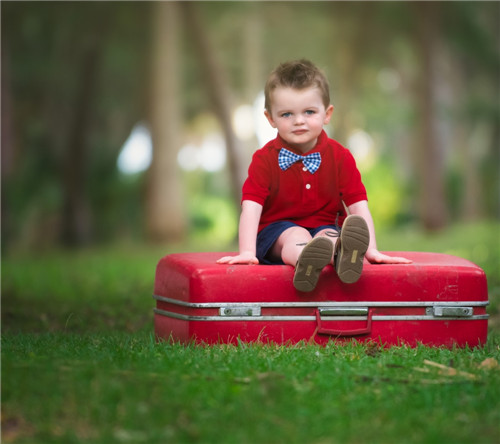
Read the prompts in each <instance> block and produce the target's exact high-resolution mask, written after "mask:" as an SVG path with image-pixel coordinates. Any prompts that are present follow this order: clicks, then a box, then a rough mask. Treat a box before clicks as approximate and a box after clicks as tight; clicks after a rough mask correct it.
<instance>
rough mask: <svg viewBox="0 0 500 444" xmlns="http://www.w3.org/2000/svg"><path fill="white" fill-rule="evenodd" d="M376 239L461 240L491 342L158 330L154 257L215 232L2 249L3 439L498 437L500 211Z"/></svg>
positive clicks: (456, 245)
mask: <svg viewBox="0 0 500 444" xmlns="http://www.w3.org/2000/svg"><path fill="white" fill-rule="evenodd" d="M378 240H379V246H380V248H381V249H384V250H417V251H418V250H420V251H438V252H444V253H449V254H456V255H459V256H462V257H465V258H467V259H470V260H472V261H473V262H475V263H477V264H478V265H479V266H481V267H482V268H483V269H484V270H485V271H486V274H487V277H488V288H489V296H490V303H491V304H490V307H489V308H488V312H489V313H490V316H491V317H490V322H489V324H490V332H489V339H488V342H487V344H486V345H485V347H484V348H481V349H473V350H470V349H453V350H448V349H441V348H428V347H418V348H415V349H411V348H406V347H393V348H390V349H384V350H380V349H378V348H373V347H370V346H365V345H359V344H356V343H352V344H347V345H344V346H339V345H335V344H333V343H331V344H329V345H328V346H326V347H319V346H314V345H304V344H299V345H297V346H293V347H284V346H273V345H262V344H260V345H259V344H256V345H246V344H240V345H239V346H223V345H221V346H213V347H203V346H194V345H188V346H182V345H179V344H166V343H159V344H157V343H155V341H154V340H153V338H152V329H153V323H152V308H153V300H152V298H151V293H152V289H153V281H154V271H155V266H156V263H157V261H158V260H159V258H160V257H161V256H163V255H165V254H167V253H171V252H175V251H187V250H191V251H201V250H211V249H214V248H213V247H211V246H207V245H205V246H203V247H201V246H200V245H199V244H196V245H193V244H191V245H187V246H186V245H182V246H176V247H175V248H168V249H164V248H161V247H154V248H152V247H146V246H140V247H137V246H130V245H129V246H121V247H116V246H115V247H113V248H98V249H89V250H84V251H78V252H64V251H51V252H47V253H44V254H42V253H39V254H20V253H19V254H11V255H9V256H7V257H4V258H3V261H2V442H6V443H30V444H38V443H40V444H50V443H65V444H66V443H122V442H123V443H191V442H195V443H317V444H324V443H342V444H343V443H347V444H349V443H450V444H451V443H453V444H454V443H492V444H493V443H495V444H496V443H498V442H499V441H498V437H499V436H500V369H499V368H498V367H497V368H489V367H485V366H484V364H483V366H481V364H482V363H484V362H490V363H491V362H492V363H493V364H494V363H498V362H499V361H500V326H499V323H498V318H499V315H498V313H499V306H500V303H499V299H500V291H499V290H500V267H499V266H498V265H499V264H500V245H499V244H498V224H496V223H483V224H476V225H461V226H456V227H453V228H452V229H450V230H447V231H445V232H442V233H439V234H437V235H434V236H432V237H429V236H425V235H424V234H422V233H420V232H418V231H417V230H415V229H407V230H398V231H396V232H387V233H384V232H380V233H379V237H378ZM220 248H222V249H224V250H232V249H234V248H235V247H234V246H232V247H231V246H229V247H224V246H222V247H220ZM488 358H491V359H493V360H492V361H485V360H487V359H488ZM426 360H427V361H432V362H436V363H439V364H442V365H445V366H447V367H450V368H452V369H453V370H448V372H453V371H456V372H457V373H455V374H446V372H445V373H444V374H441V373H440V369H439V368H437V367H434V366H432V365H429V363H426ZM423 370H425V371H423ZM460 372H462V373H460Z"/></svg>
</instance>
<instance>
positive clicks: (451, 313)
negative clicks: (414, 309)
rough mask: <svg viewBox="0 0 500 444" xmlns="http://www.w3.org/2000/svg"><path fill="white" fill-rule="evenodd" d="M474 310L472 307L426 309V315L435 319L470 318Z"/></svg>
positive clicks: (435, 307)
mask: <svg viewBox="0 0 500 444" xmlns="http://www.w3.org/2000/svg"><path fill="white" fill-rule="evenodd" d="M473 313H474V309H473V308H472V307H440V306H439V305H436V306H434V307H427V308H426V314H427V315H431V316H434V317H436V318H468V317H470V316H472V315H473Z"/></svg>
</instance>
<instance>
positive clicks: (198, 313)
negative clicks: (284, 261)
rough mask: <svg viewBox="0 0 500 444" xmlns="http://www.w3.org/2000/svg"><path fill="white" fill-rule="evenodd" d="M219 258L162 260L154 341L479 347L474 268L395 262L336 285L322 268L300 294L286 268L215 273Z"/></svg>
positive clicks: (480, 303)
mask: <svg viewBox="0 0 500 444" xmlns="http://www.w3.org/2000/svg"><path fill="white" fill-rule="evenodd" d="M227 254H228V253H182V254H171V255H168V256H165V257H164V258H163V259H161V260H160V262H159V263H158V266H157V269H156V278H155V287H154V296H153V297H154V299H156V308H155V309H154V312H155V315H154V316H155V334H156V337H157V338H158V339H166V340H173V341H180V342H183V343H185V342H189V341H195V342H198V343H208V344H215V343H233V344H236V343H238V341H243V342H254V341H258V342H263V343H267V342H274V343H279V344H283V343H285V344H293V343H296V342H299V341H307V342H315V343H319V344H326V343H327V342H328V341H329V340H341V341H345V340H349V339H352V338H355V339H356V340H358V341H362V342H364V341H375V342H376V343H379V344H380V345H386V346H388V345H402V344H406V345H409V346H412V347H413V346H416V345H418V344H426V345H432V346H446V347H451V346H453V345H457V346H460V347H463V346H467V345H468V346H470V347H475V346H481V345H483V344H484V343H485V342H486V337H487V328H488V315H487V313H486V305H487V304H488V293H487V285H486V276H485V274H484V272H483V270H482V269H481V268H479V267H478V266H476V265H474V264H473V263H471V262H469V261H467V260H465V259H462V258H459V257H455V256H449V255H445V254H437V253H415V252H398V253H396V252H395V253H388V254H394V255H401V256H405V257H408V258H410V259H412V260H413V263H412V264H410V265H371V264H368V263H366V261H365V266H364V269H363V274H362V276H361V278H360V280H359V281H358V282H357V283H355V284H343V283H342V282H341V281H340V280H339V279H338V277H337V276H336V273H335V271H334V269H333V267H332V266H327V267H326V268H325V269H324V270H323V272H322V275H321V277H320V280H319V283H318V286H317V287H316V289H315V290H314V291H313V292H311V293H301V292H298V291H296V290H295V288H294V287H293V284H292V278H293V268H292V267H290V266H286V265H283V266H281V265H219V264H216V263H215V261H216V259H218V258H219V257H222V256H224V255H227Z"/></svg>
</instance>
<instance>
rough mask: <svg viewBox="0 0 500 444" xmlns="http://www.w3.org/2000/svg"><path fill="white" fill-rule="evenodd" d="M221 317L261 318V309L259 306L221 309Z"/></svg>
mask: <svg viewBox="0 0 500 444" xmlns="http://www.w3.org/2000/svg"><path fill="white" fill-rule="evenodd" d="M219 315H220V316H260V307H258V306H246V307H245V306H243V307H220V309H219Z"/></svg>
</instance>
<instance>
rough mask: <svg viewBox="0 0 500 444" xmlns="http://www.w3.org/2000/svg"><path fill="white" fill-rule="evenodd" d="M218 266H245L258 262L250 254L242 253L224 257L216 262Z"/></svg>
mask: <svg viewBox="0 0 500 444" xmlns="http://www.w3.org/2000/svg"><path fill="white" fill-rule="evenodd" d="M217 263H218V264H229V265H233V264H245V265H257V264H258V263H259V260H258V259H257V258H256V257H255V255H253V254H252V253H242V254H238V255H237V256H224V257H221V258H220V259H219V260H217Z"/></svg>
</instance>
